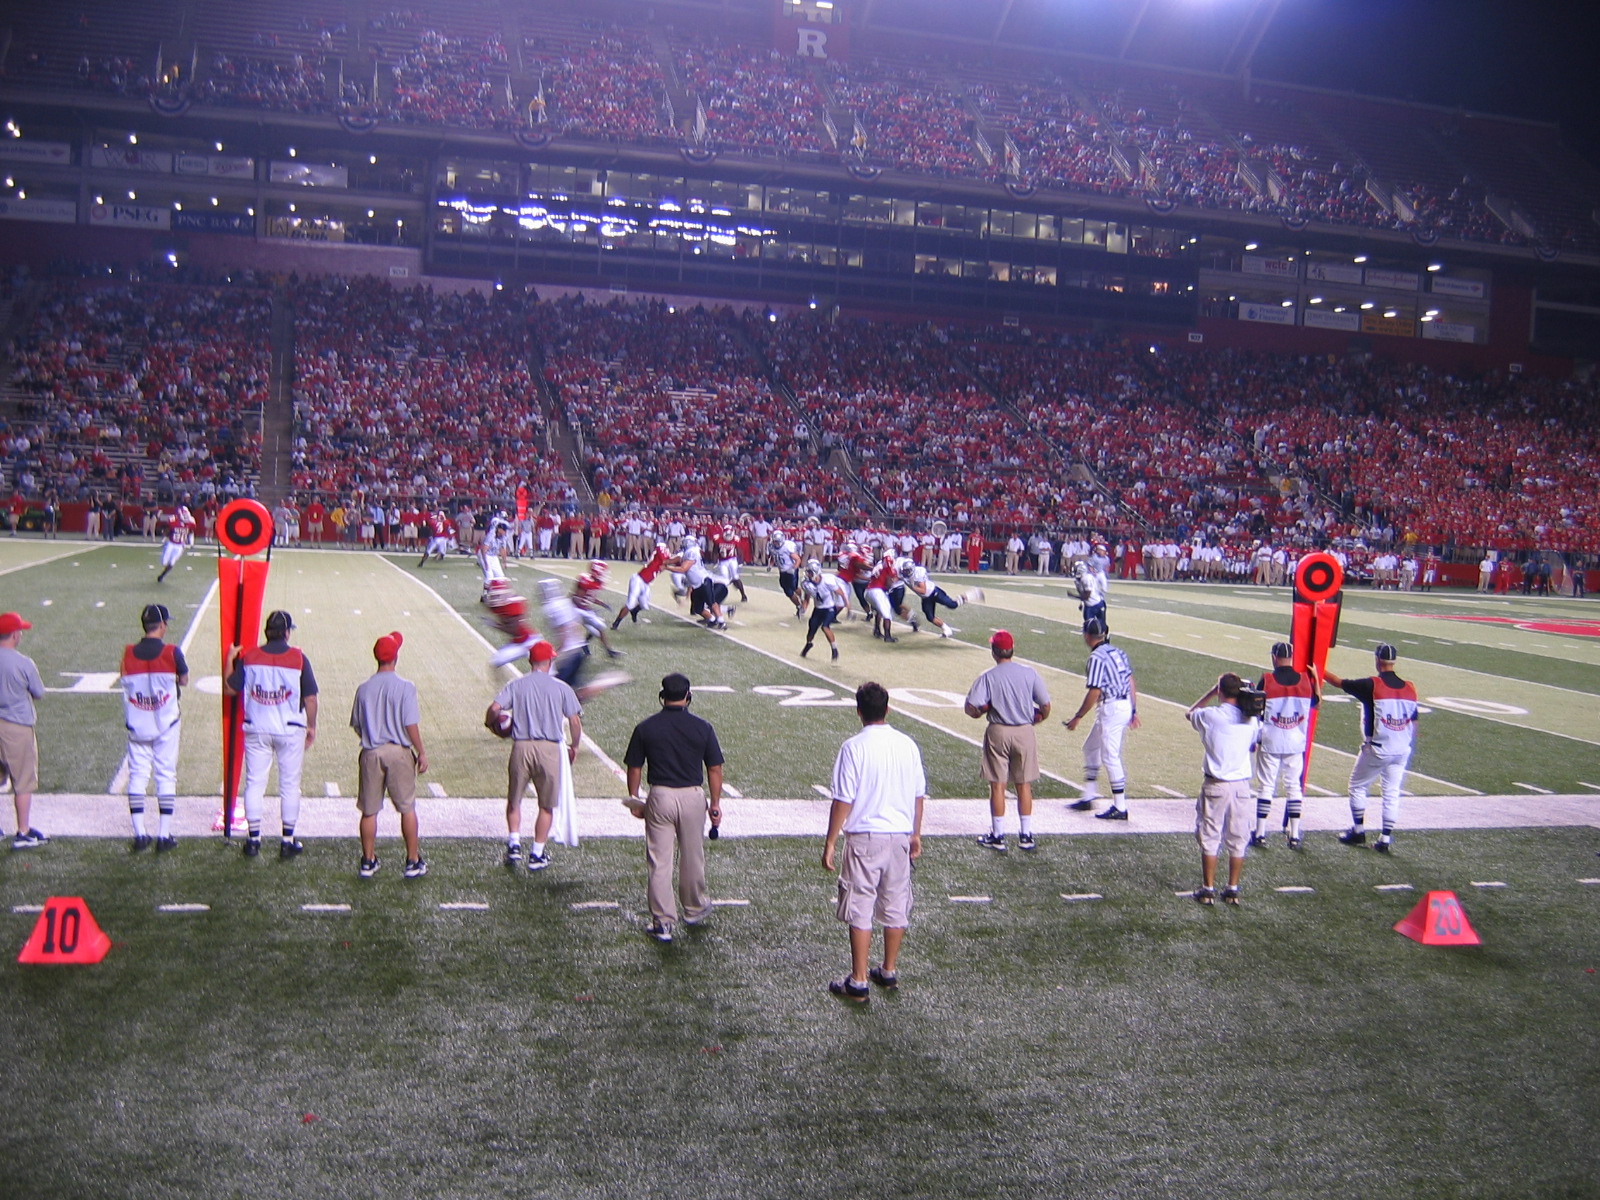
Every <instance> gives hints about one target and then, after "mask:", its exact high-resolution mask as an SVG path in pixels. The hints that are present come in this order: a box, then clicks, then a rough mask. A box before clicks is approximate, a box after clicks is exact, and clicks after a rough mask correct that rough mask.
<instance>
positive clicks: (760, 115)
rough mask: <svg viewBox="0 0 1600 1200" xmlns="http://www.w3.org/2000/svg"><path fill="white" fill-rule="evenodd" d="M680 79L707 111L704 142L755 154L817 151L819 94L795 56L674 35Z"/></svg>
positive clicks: (730, 42)
mask: <svg viewBox="0 0 1600 1200" xmlns="http://www.w3.org/2000/svg"><path fill="white" fill-rule="evenodd" d="M673 51H674V54H675V57H676V59H677V67H678V73H679V77H680V78H681V79H682V80H683V83H684V86H685V87H686V88H687V89H688V90H689V92H691V93H692V94H693V95H694V96H696V97H697V98H698V99H699V101H700V105H701V107H702V108H703V109H704V110H705V115H706V140H707V144H708V145H709V146H711V147H712V148H715V149H725V150H732V151H736V152H754V153H765V154H772V153H781V154H797V153H817V152H820V151H821V150H822V148H823V139H822V136H821V134H820V133H819V117H818V114H819V112H820V110H821V108H822V98H821V97H820V96H818V95H817V91H816V88H815V87H813V86H812V84H811V76H810V73H809V71H808V70H807V68H806V67H805V65H804V64H803V63H802V62H801V61H800V60H798V59H796V58H794V57H792V56H787V55H783V54H779V53H778V52H777V51H776V50H772V49H770V48H765V47H752V46H748V45H743V44H740V43H738V42H734V41H729V40H725V39H717V38H714V37H711V36H709V35H707V36H702V37H693V38H689V37H681V38H680V37H675V38H674V39H673Z"/></svg>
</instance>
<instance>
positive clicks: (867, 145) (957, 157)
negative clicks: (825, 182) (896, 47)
mask: <svg viewBox="0 0 1600 1200" xmlns="http://www.w3.org/2000/svg"><path fill="white" fill-rule="evenodd" d="M829 72H830V74H829V84H830V85H831V87H832V88H833V94H834V97H835V98H836V99H837V100H838V102H839V103H840V104H841V105H842V106H843V107H845V108H846V109H848V110H850V112H851V113H853V114H854V115H855V119H856V124H857V129H856V130H847V129H841V130H840V131H839V135H840V137H841V138H843V139H844V141H845V144H844V145H842V146H840V150H841V151H842V152H844V153H846V154H849V155H853V156H857V157H859V158H860V159H861V160H863V161H864V162H867V163H870V164H873V165H877V166H885V167H893V168H895V169H896V170H900V171H914V172H916V173H918V174H922V175H950V176H966V177H969V178H970V177H973V176H981V175H984V174H987V171H986V169H985V167H984V164H983V162H982V161H981V160H980V159H979V157H978V152H977V149H976V147H975V146H974V144H973V140H972V133H971V131H970V129H969V128H968V127H969V126H970V125H971V124H972V118H971V117H969V116H968V115H967V113H966V110H965V109H963V108H962V107H961V103H960V101H959V100H958V99H957V98H956V97H955V96H953V95H951V94H950V92H949V91H948V90H947V89H946V88H945V87H944V85H943V84H941V83H940V82H939V81H938V79H937V78H936V72H935V71H934V70H932V69H928V68H923V67H914V66H907V65H903V64H899V63H885V62H878V61H876V60H873V59H862V58H857V59H854V60H852V61H851V62H850V63H848V64H844V63H830V64H829Z"/></svg>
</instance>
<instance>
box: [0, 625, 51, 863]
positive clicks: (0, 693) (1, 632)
mask: <svg viewBox="0 0 1600 1200" xmlns="http://www.w3.org/2000/svg"><path fill="white" fill-rule="evenodd" d="M32 628H33V625H32V623H31V622H28V621H24V620H23V619H22V617H21V615H20V614H18V613H14V612H8V613H0V777H4V776H10V778H11V793H12V800H13V801H14V802H15V804H16V808H17V835H16V836H15V837H14V838H12V839H11V848H12V849H13V850H32V849H33V848H34V847H35V846H43V845H44V844H45V843H46V842H48V841H49V840H50V839H49V838H47V837H45V835H44V834H42V833H40V832H39V831H38V830H37V829H35V828H34V827H33V826H32V825H30V824H29V823H28V819H29V814H30V813H31V812H32V809H33V793H34V792H36V791H38V789H39V742H38V740H37V739H36V738H35V737H34V731H33V726H34V722H35V721H36V720H37V717H36V715H35V713H34V711H33V702H34V701H35V700H37V699H39V698H40V697H41V696H43V695H44V680H43V679H41V678H39V668H38V667H36V666H35V665H34V662H33V659H31V658H29V657H28V656H27V655H26V654H23V653H22V652H21V651H20V650H18V649H17V647H18V646H19V645H20V644H21V643H22V631H23V630H25V629H32Z"/></svg>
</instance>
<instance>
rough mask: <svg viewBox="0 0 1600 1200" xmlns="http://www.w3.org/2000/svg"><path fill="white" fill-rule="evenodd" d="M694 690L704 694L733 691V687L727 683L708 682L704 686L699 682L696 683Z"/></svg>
mask: <svg viewBox="0 0 1600 1200" xmlns="http://www.w3.org/2000/svg"><path fill="white" fill-rule="evenodd" d="M694 690H695V691H697V692H700V693H701V694H704V693H706V692H731V691H733V689H732V688H731V687H729V686H728V685H727V684H725V683H708V684H706V685H705V686H704V687H702V686H700V685H699V684H696V685H695V689H694Z"/></svg>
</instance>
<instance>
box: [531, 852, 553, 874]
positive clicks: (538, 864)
mask: <svg viewBox="0 0 1600 1200" xmlns="http://www.w3.org/2000/svg"><path fill="white" fill-rule="evenodd" d="M549 865H550V856H549V855H548V854H535V853H534V852H533V851H532V850H529V851H528V870H530V871H542V870H544V869H545V868H546V867H548V866H549Z"/></svg>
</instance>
